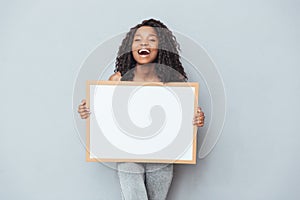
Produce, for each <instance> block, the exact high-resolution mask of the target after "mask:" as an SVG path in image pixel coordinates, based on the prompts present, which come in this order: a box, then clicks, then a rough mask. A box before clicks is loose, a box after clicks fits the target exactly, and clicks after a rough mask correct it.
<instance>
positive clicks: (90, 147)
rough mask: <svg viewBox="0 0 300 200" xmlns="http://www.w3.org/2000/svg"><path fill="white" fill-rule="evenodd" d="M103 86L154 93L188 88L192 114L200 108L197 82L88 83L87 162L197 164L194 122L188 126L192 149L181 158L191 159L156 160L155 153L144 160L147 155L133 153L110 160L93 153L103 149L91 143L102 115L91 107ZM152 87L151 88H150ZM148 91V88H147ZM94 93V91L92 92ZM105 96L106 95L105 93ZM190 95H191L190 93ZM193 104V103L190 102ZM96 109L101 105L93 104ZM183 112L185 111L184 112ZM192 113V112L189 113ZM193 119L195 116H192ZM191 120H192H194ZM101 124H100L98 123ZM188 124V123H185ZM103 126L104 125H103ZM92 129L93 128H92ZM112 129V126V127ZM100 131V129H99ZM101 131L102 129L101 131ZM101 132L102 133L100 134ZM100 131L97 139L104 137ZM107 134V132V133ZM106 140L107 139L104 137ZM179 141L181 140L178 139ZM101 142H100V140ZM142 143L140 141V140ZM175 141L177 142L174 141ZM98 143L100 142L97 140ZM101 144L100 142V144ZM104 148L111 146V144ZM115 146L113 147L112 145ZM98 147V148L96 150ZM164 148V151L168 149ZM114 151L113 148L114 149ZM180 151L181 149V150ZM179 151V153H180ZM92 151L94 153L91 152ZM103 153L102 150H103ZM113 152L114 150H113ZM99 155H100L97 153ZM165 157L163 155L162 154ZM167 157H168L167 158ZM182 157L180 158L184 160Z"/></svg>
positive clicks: (189, 148)
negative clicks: (144, 90)
mask: <svg viewBox="0 0 300 200" xmlns="http://www.w3.org/2000/svg"><path fill="white" fill-rule="evenodd" d="M103 86H105V87H106V86H107V87H110V86H119V87H124V86H125V87H127V86H134V87H135V86H137V87H142V88H144V87H148V88H150V87H151V88H152V89H153V91H155V90H157V89H158V87H167V88H171V89H172V90H174V89H178V90H183V91H187V88H191V89H192V91H193V99H192V100H193V105H192V106H193V107H192V108H190V107H191V106H189V105H187V106H189V109H190V110H192V114H193V115H194V114H195V113H196V112H197V111H196V110H197V107H198V90H199V85H198V83H196V82H170V83H162V82H132V81H87V84H86V92H87V93H86V96H87V98H86V99H87V107H89V108H90V109H91V112H92V114H91V116H90V117H89V118H88V119H87V124H86V132H87V137H86V143H87V151H86V160H87V161H89V162H144V163H178V164H179V163H180V164H196V146H197V145H196V143H197V126H193V125H192V120H191V122H190V123H191V125H190V126H191V127H190V128H189V125H187V126H186V127H188V128H187V129H188V130H191V132H192V133H189V134H190V136H188V137H190V139H191V141H190V142H191V146H190V147H188V148H187V147H186V152H185V153H183V154H182V155H181V156H182V157H185V155H188V156H187V157H189V159H179V158H178V157H177V158H175V157H174V155H173V157H172V156H171V157H172V158H170V159H169V158H165V157H164V156H162V157H164V158H163V159H160V158H155V155H156V154H158V153H153V155H154V157H153V158H152V157H151V156H153V155H152V154H149V155H150V156H148V154H147V156H148V157H147V156H146V158H143V156H144V155H145V154H144V155H139V154H137V155H135V153H131V154H130V156H129V157H126V155H125V157H124V155H122V156H120V157H118V156H114V157H113V158H108V157H107V156H104V157H101V156H98V155H94V153H93V152H95V151H96V150H94V149H96V148H97V149H98V148H100V149H101V148H102V145H95V142H94V141H92V142H91V136H92V137H93V138H94V137H95V135H96V134H95V133H94V132H95V130H94V129H95V128H93V127H95V125H94V124H95V123H96V122H97V119H96V117H97V116H95V115H99V116H100V114H97V113H100V112H98V111H97V113H96V112H94V111H93V107H90V106H91V103H92V102H93V101H94V97H95V90H96V89H99V88H100V89H101V87H102V88H103ZM149 86H150V87H149ZM91 88H92V89H93V90H94V96H92V97H91V95H92V93H91ZM127 88H128V87H127ZM145 89H147V88H145ZM92 92H93V91H92ZM103 94H104V93H103ZM189 94H190V93H189ZM102 97H103V98H101V100H103V101H104V98H105V97H104V96H102ZM189 99H191V95H189ZM189 102H191V101H189ZM92 104H93V105H92V106H94V107H95V105H100V104H99V103H92ZM182 112H183V111H182ZM189 113H191V112H189ZM191 117H192V118H193V116H191ZM192 118H191V119H192ZM182 120H184V119H182ZM97 123H98V124H99V122H97ZM185 123H186V122H185ZM105 124H106V123H105ZM102 126H103V124H102ZM91 127H92V128H91ZM110 127H112V126H110ZM181 129H182V126H181V125H180V130H181ZM97 130H98V129H97ZM99 130H101V128H100V129H99ZM91 131H94V132H92V134H91ZM100 132H101V133H100ZM100 132H99V131H98V132H97V137H98V136H99V137H103V135H104V134H103V131H102V130H101V131H100ZM106 132H107V131H106ZM103 138H105V137H103ZM178 140H179V139H178ZM99 141H100V140H99ZM139 141H140V140H139ZM174 141H176V140H175V139H174ZM97 142H98V140H97ZM101 142H102V144H104V143H105V142H106V143H107V141H106V140H105V139H101ZM167 142H169V140H167ZM99 143H100V142H99ZM172 145H173V146H175V145H176V144H172ZM172 145H168V146H167V147H169V146H172ZM103 146H110V144H109V142H108V143H107V144H105V145H103ZM111 146H113V145H111ZM95 147H96V148H95ZM167 147H166V148H164V149H167ZM109 148H110V147H108V148H107V149H105V151H107V152H109V151H108V150H109ZM103 149H104V147H103ZM112 149H113V148H112ZM179 150H180V149H179ZM179 150H178V151H179ZM91 151H92V152H91ZM101 151H102V150H101ZM101 151H100V150H98V152H101ZM168 151H170V152H172V151H171V150H168ZM103 152H104V151H103ZM112 152H113V150H112ZM127 153H128V152H125V153H124V154H127ZM97 154H98V153H97ZM161 154H162V155H163V153H161ZM166 157H167V156H166ZM182 157H180V158H182Z"/></svg>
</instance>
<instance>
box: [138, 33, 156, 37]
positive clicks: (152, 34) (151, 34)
mask: <svg viewBox="0 0 300 200" xmlns="http://www.w3.org/2000/svg"><path fill="white" fill-rule="evenodd" d="M135 36H141V34H136V35H135ZM149 36H156V37H157V35H156V34H154V33H150V34H149Z"/></svg>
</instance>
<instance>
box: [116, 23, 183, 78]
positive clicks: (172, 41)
mask: <svg viewBox="0 0 300 200" xmlns="http://www.w3.org/2000/svg"><path fill="white" fill-rule="evenodd" d="M142 26H150V27H153V28H154V29H155V31H156V33H157V35H158V38H159V43H158V55H157V57H156V59H155V60H154V63H155V70H156V74H157V76H158V78H159V79H160V80H161V81H162V82H183V81H187V76H186V73H185V72H184V68H183V66H182V64H181V61H180V56H179V53H178V52H179V51H180V46H179V44H178V42H177V40H176V38H175V36H174V35H173V34H172V32H171V31H170V30H169V29H168V28H167V26H166V25H164V24H163V23H162V22H160V21H158V20H155V19H148V20H144V21H143V22H142V23H140V24H138V25H136V26H134V27H132V28H131V29H130V31H129V32H128V33H127V34H126V37H125V38H124V39H123V41H122V44H121V46H120V47H119V51H118V55H117V58H116V63H115V67H116V69H115V70H114V72H120V73H121V75H122V79H121V80H122V81H132V80H133V77H134V73H133V71H134V70H132V69H133V68H134V67H135V66H136V61H135V60H134V58H133V55H132V49H131V45H132V42H133V38H134V34H135V32H136V30H137V29H138V28H140V27H142ZM178 72H179V73H178Z"/></svg>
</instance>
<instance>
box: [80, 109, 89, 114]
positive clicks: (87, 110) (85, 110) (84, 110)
mask: <svg viewBox="0 0 300 200" xmlns="http://www.w3.org/2000/svg"><path fill="white" fill-rule="evenodd" d="M85 112H90V109H78V113H85Z"/></svg>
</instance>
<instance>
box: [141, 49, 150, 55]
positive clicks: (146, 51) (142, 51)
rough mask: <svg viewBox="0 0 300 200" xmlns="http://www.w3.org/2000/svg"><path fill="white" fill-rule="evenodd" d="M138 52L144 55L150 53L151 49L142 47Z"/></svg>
mask: <svg viewBox="0 0 300 200" xmlns="http://www.w3.org/2000/svg"><path fill="white" fill-rule="evenodd" d="M138 54H139V55H142V56H146V55H149V54H150V50H149V49H140V50H138Z"/></svg>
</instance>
